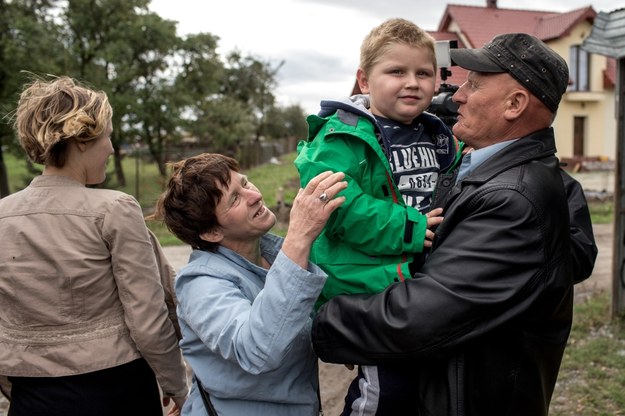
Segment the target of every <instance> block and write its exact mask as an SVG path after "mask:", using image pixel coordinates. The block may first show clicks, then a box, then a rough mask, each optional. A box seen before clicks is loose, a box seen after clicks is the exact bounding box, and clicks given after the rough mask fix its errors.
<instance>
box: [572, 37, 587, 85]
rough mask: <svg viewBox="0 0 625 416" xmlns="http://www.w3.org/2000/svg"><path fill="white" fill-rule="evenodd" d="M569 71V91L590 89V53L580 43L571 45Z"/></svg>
mask: <svg viewBox="0 0 625 416" xmlns="http://www.w3.org/2000/svg"><path fill="white" fill-rule="evenodd" d="M569 53H570V64H569V71H570V77H571V82H572V84H571V85H569V91H590V54H589V53H588V52H586V51H585V50H583V49H582V48H581V46H580V45H573V46H571V48H570V50H569Z"/></svg>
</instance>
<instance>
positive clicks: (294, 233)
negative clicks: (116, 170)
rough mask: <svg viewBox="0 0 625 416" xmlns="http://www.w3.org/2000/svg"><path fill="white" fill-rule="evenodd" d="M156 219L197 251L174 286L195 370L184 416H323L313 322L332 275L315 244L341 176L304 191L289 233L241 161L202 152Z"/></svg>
mask: <svg viewBox="0 0 625 416" xmlns="http://www.w3.org/2000/svg"><path fill="white" fill-rule="evenodd" d="M173 169H174V171H173V176H172V178H171V179H170V181H169V184H168V186H167V189H166V190H165V192H164V194H163V195H162V196H161V199H160V200H159V202H158V205H157V210H156V213H155V217H156V218H162V219H164V222H165V223H166V224H167V227H168V228H169V229H170V230H171V231H172V232H173V233H174V234H175V235H176V236H177V237H178V238H180V239H181V240H182V241H184V242H186V243H187V244H189V245H190V246H191V247H192V248H193V249H194V251H193V252H192V254H191V257H190V260H189V264H188V265H186V266H185V267H184V268H183V269H182V270H181V271H180V273H179V274H178V276H177V278H176V283H175V289H176V295H177V298H178V302H179V303H178V319H179V322H180V328H181V330H182V340H181V342H180V346H181V348H182V351H183V354H184V356H185V358H186V360H187V362H188V363H189V365H190V366H191V368H192V369H193V372H194V373H195V377H194V382H193V386H192V388H191V393H190V395H189V399H188V400H187V402H186V403H185V405H184V407H183V409H182V414H184V415H194V416H196V415H197V416H204V415H206V412H207V411H208V414H209V415H215V414H220V415H257V416H258V415H266V416H293V415H298V416H317V415H318V414H319V407H320V404H319V380H318V368H317V357H316V355H315V353H314V352H313V350H312V347H311V340H310V325H311V322H312V319H311V315H312V309H313V304H314V303H315V301H316V299H317V297H318V296H319V293H320V292H321V289H322V287H323V285H324V283H325V281H326V277H327V276H326V274H325V273H324V272H323V271H322V270H321V269H319V268H318V267H317V266H315V265H313V264H311V263H309V261H308V256H309V253H310V248H311V245H312V243H313V241H314V240H315V238H316V237H317V236H318V235H319V233H320V232H321V230H322V229H323V227H324V225H325V223H326V221H327V220H328V218H329V216H330V214H331V213H332V212H333V211H334V210H335V209H336V208H338V207H339V206H340V205H341V204H342V203H343V202H344V197H342V196H341V197H337V196H336V195H337V194H338V193H339V192H340V191H342V190H343V189H345V187H346V186H347V183H346V182H345V181H343V178H344V174H343V173H331V172H324V173H322V174H320V175H318V176H317V177H315V178H314V179H313V180H311V181H310V183H309V184H308V185H307V186H306V188H305V189H300V191H299V193H298V194H297V197H296V198H295V200H294V201H293V207H292V209H291V213H290V220H289V228H288V231H287V234H286V237H285V238H284V239H283V238H281V237H278V236H275V235H272V234H269V233H268V232H269V230H270V229H271V228H272V227H273V225H274V224H275V222H276V217H275V216H274V214H273V213H272V212H271V211H270V210H269V209H268V208H267V207H266V206H265V204H264V202H263V197H262V195H261V193H260V192H259V191H258V189H257V188H256V187H255V186H254V185H253V184H252V183H251V182H249V181H248V179H247V177H246V176H245V175H243V174H242V173H241V172H240V171H239V166H238V164H237V162H236V161H235V160H234V159H231V158H229V157H226V156H222V155H218V154H201V155H199V156H195V157H191V158H189V159H186V160H183V161H181V162H178V163H176V164H174V165H173Z"/></svg>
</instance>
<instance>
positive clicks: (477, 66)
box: [450, 33, 569, 113]
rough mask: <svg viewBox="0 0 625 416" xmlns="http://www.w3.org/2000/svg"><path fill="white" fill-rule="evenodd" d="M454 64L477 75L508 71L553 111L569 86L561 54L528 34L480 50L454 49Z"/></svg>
mask: <svg viewBox="0 0 625 416" xmlns="http://www.w3.org/2000/svg"><path fill="white" fill-rule="evenodd" d="M450 53H451V60H452V63H453V64H455V65H458V66H460V67H462V68H465V69H468V70H470V71H475V72H490V73H496V72H508V73H509V74H510V75H512V77H514V78H515V79H516V80H517V81H518V82H519V83H520V84H521V85H523V86H524V87H525V88H527V89H528V90H529V91H530V92H531V93H532V94H534V95H535V96H536V97H537V98H538V99H539V100H540V101H541V102H542V103H543V104H545V105H546V106H547V108H549V109H550V110H551V111H552V112H554V113H555V112H556V110H557V109H558V104H559V103H560V99H561V98H562V94H564V93H565V92H566V89H567V87H568V85H569V69H568V66H567V65H566V62H565V61H564V59H562V57H561V56H560V55H558V54H557V53H555V52H554V51H553V50H552V49H551V48H549V47H548V46H547V45H545V43H544V42H542V41H541V40H540V39H538V38H536V37H534V36H532V35H528V34H526V33H507V34H504V35H498V36H496V37H494V38H493V40H492V41H490V42H489V43H487V44H486V45H484V46H483V47H482V48H480V49H466V48H465V49H451V50H450Z"/></svg>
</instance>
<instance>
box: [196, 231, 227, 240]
mask: <svg viewBox="0 0 625 416" xmlns="http://www.w3.org/2000/svg"><path fill="white" fill-rule="evenodd" d="M200 238H201V239H202V240H204V241H208V242H209V243H220V242H221V240H223V239H224V235H223V234H222V233H220V232H219V230H212V231H207V232H205V233H202V234H200Z"/></svg>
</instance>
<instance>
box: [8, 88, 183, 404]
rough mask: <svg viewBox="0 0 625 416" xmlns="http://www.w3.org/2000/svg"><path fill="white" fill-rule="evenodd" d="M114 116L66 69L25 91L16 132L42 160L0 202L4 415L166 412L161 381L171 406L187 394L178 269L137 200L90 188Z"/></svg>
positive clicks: (107, 149)
mask: <svg viewBox="0 0 625 416" xmlns="http://www.w3.org/2000/svg"><path fill="white" fill-rule="evenodd" d="M111 120H112V108H111V105H110V104H109V101H108V99H107V96H106V94H105V93H103V92H101V91H94V90H92V89H89V88H86V87H83V86H80V85H78V84H77V83H76V82H75V81H74V80H72V79H70V78H67V77H60V78H56V79H53V80H51V81H43V80H40V81H35V82H34V83H32V84H31V85H28V86H27V87H26V88H25V89H24V91H23V92H22V94H21V96H20V100H19V104H18V107H17V111H16V118H15V130H16V132H17V135H18V137H19V141H20V144H21V145H22V147H23V148H24V150H25V151H26V153H27V154H28V157H29V159H30V160H31V161H32V162H34V163H39V164H42V165H43V166H44V167H43V173H42V175H40V176H37V177H36V178H34V179H33V181H32V182H31V183H30V185H29V186H28V187H27V188H26V189H24V190H22V191H20V192H17V193H15V194H13V195H9V196H7V197H5V198H3V199H0V235H1V236H2V238H0V304H1V305H2V308H0V375H2V376H3V378H4V380H3V381H5V382H6V381H7V378H8V381H9V382H10V386H11V389H10V392H8V391H5V394H8V395H9V397H10V399H11V403H10V407H9V416H38V415H45V416H56V415H59V416H61V415H63V416H65V415H89V416H100V415H101V416H110V415H116V416H120V415H133V416H134V415H153V416H162V414H163V408H162V405H161V398H160V392H159V384H160V388H161V389H162V394H163V397H164V400H163V405H167V404H169V401H170V399H173V401H174V403H175V405H174V406H173V408H172V409H171V413H172V414H176V413H177V412H179V407H181V406H182V404H183V403H184V400H185V398H186V395H187V385H186V373H185V366H184V362H183V360H182V355H181V353H180V350H179V348H178V345H177V337H176V334H175V330H174V325H173V323H172V321H171V320H170V319H169V312H168V308H167V305H166V301H167V299H166V296H167V295H166V292H167V289H169V287H168V286H169V285H170V284H171V277H172V275H171V273H169V272H170V271H171V267H169V265H168V264H166V263H164V257H163V256H162V253H161V251H160V246H158V241H156V240H155V239H154V238H153V235H151V233H150V232H149V231H148V229H147V227H146V226H145V222H144V220H143V214H142V211H141V207H140V206H139V204H138V203H137V201H136V200H135V199H134V198H133V197H131V196H129V195H127V194H124V193H122V192H118V191H113V190H108V189H95V188H89V187H87V185H93V184H99V183H102V182H103V181H104V179H105V176H106V163H107V159H108V158H109V156H110V155H111V154H112V153H113V146H112V144H111V140H110V136H111V133H112V123H111ZM170 294H171V293H170ZM169 301H170V302H171V303H172V304H173V302H172V301H171V299H170V300H169ZM157 383H158V384H157Z"/></svg>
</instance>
